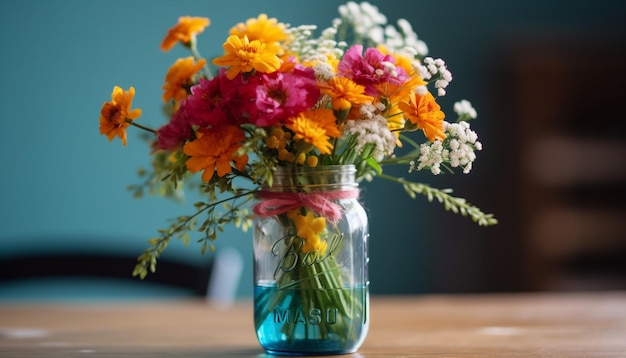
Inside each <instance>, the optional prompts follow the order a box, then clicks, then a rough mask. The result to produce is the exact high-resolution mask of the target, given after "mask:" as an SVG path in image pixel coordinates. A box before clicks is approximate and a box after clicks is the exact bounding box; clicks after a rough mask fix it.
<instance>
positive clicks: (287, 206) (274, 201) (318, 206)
mask: <svg viewBox="0 0 626 358" xmlns="http://www.w3.org/2000/svg"><path fill="white" fill-rule="evenodd" d="M258 196H259V198H261V199H263V200H261V201H260V202H258V203H257V204H256V205H255V206H254V207H253V208H252V211H253V212H254V213H255V214H257V215H259V216H264V217H266V216H274V215H278V214H283V213H286V212H287V211H289V210H292V209H297V208H301V207H307V208H309V209H311V210H313V212H315V213H316V214H317V215H320V216H323V217H325V218H326V219H328V221H330V222H331V223H337V222H338V221H339V220H340V219H341V207H340V206H339V205H338V204H337V203H335V202H334V200H340V199H352V198H356V197H358V196H359V190H358V189H352V190H337V191H318V192H311V193H300V192H295V193H291V192H289V193H276V192H271V191H260V192H259V193H258Z"/></svg>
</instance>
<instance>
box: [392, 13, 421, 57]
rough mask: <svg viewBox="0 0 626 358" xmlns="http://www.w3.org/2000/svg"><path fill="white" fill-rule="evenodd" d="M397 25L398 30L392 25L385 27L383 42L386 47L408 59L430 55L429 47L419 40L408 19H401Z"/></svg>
mask: <svg viewBox="0 0 626 358" xmlns="http://www.w3.org/2000/svg"><path fill="white" fill-rule="evenodd" d="M397 24H398V27H397V28H395V27H394V26H391V25H388V26H386V27H385V38H384V42H382V43H383V44H384V45H385V47H387V48H388V49H389V50H390V51H392V52H394V53H397V54H400V55H403V56H406V57H408V58H416V57H420V58H421V57H424V56H426V55H428V46H427V45H426V43H425V42H424V41H422V40H420V39H419V38H417V34H416V33H415V31H413V27H412V26H411V23H410V22H408V21H407V20H406V19H399V20H398V21H397ZM398 29H399V30H400V31H398Z"/></svg>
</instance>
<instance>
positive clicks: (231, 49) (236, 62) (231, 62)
mask: <svg viewBox="0 0 626 358" xmlns="http://www.w3.org/2000/svg"><path fill="white" fill-rule="evenodd" d="M223 47H224V52H225V54H224V56H222V57H219V58H216V59H214V60H213V63H214V64H216V65H218V66H225V67H230V68H229V69H228V71H227V72H226V77H228V79H231V80H232V79H233V78H235V76H237V74H239V73H247V72H250V71H252V70H256V71H260V72H263V73H270V72H274V71H276V70H278V69H279V68H280V59H279V58H278V56H277V53H278V49H279V48H278V47H276V46H269V45H267V44H266V43H263V42H261V41H259V40H253V41H250V40H248V38H247V37H243V38H241V37H239V36H237V35H231V36H229V37H228V39H226V42H225V43H224V46H223Z"/></svg>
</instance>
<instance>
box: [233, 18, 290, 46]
mask: <svg viewBox="0 0 626 358" xmlns="http://www.w3.org/2000/svg"><path fill="white" fill-rule="evenodd" d="M230 34H231V35H237V36H239V37H241V38H243V37H247V38H248V39H249V40H250V41H254V40H259V41H261V42H265V43H273V42H280V41H283V40H285V39H286V38H287V34H286V33H285V24H283V23H279V22H278V20H276V19H275V18H268V17H267V15H266V14H260V15H259V17H257V18H256V19H255V18H251V19H248V20H247V21H246V23H245V24H244V23H242V22H240V23H238V24H237V25H235V26H234V27H233V28H232V29H230Z"/></svg>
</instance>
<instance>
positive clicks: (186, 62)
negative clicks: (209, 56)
mask: <svg viewBox="0 0 626 358" xmlns="http://www.w3.org/2000/svg"><path fill="white" fill-rule="evenodd" d="M193 60H194V58H193V57H191V56H190V57H186V58H179V59H178V60H176V62H175V63H174V64H173V65H172V66H171V67H170V69H169V70H168V71H167V74H166V75H165V84H164V85H163V90H164V91H165V92H164V93H163V102H167V101H169V100H171V99H173V100H175V101H178V102H179V101H182V100H183V99H185V98H186V97H187V95H188V94H189V92H188V90H189V88H190V87H191V85H192V81H193V78H194V76H195V75H196V73H198V72H199V71H200V70H201V69H202V68H203V67H204V65H205V64H206V60H205V59H203V58H201V59H199V60H198V62H196V63H195V64H194V63H193Z"/></svg>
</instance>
